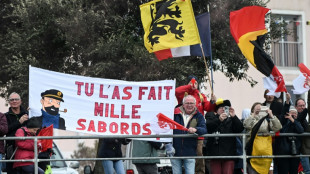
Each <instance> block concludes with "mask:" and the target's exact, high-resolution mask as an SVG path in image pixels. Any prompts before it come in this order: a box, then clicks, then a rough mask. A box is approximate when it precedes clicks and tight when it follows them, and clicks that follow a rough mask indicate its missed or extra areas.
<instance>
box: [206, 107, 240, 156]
mask: <svg viewBox="0 0 310 174" xmlns="http://www.w3.org/2000/svg"><path fill="white" fill-rule="evenodd" d="M206 125H207V128H208V131H209V132H208V133H210V134H216V133H219V134H229V133H241V132H242V131H243V125H242V122H241V121H240V120H239V118H238V117H237V116H234V117H228V118H227V119H225V120H223V121H220V119H219V115H218V114H214V113H213V114H211V113H210V114H208V116H206ZM206 149H207V155H208V156H233V155H236V153H237V147H236V137H208V140H207V146H206Z"/></svg>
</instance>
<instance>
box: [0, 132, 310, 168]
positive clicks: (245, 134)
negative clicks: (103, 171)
mask: <svg viewBox="0 0 310 174" xmlns="http://www.w3.org/2000/svg"><path fill="white" fill-rule="evenodd" d="M258 135H261V134H258ZM264 135H266V134H264ZM268 135H271V136H275V134H274V133H270V134H268ZM247 136H249V134H248V133H240V134H205V135H200V136H199V137H242V147H243V148H242V151H243V155H239V156H186V157H122V158H76V159H38V158H37V157H38V148H37V146H34V157H35V158H34V159H27V160H15V159H14V160H2V159H1V160H0V162H34V164H35V165H34V166H35V174H38V162H44V161H103V160H136V159H215V158H216V159H242V160H243V171H244V173H246V172H247V170H246V165H247V163H246V160H247V159H248V158H291V157H310V155H270V156H249V155H246V152H245V148H244V147H245V145H246V140H247ZM278 136H310V133H302V134H295V133H280V134H279V135H277V137H278ZM175 137H179V138H180V137H187V138H190V137H198V136H197V135H193V134H182V135H103V136H102V135H95V136H40V137H39V136H33V137H32V136H27V137H0V140H27V139H34V144H37V142H38V140H39V139H101V138H175ZM236 150H237V149H236Z"/></svg>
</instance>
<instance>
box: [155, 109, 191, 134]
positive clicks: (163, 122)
mask: <svg viewBox="0 0 310 174" xmlns="http://www.w3.org/2000/svg"><path fill="white" fill-rule="evenodd" d="M157 118H158V125H159V127H165V126H166V125H167V124H168V125H169V127H170V129H179V130H184V131H188V129H187V128H186V127H184V126H183V125H181V124H179V123H177V122H175V121H174V120H172V119H171V118H169V117H167V116H165V115H164V114H162V113H159V114H157Z"/></svg>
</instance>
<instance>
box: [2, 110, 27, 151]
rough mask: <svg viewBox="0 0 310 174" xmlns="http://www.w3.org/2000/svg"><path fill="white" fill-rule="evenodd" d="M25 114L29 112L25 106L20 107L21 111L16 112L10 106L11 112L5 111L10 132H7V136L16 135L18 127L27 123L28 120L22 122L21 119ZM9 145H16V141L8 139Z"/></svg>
mask: <svg viewBox="0 0 310 174" xmlns="http://www.w3.org/2000/svg"><path fill="white" fill-rule="evenodd" d="M24 114H28V111H27V110H25V109H24V108H23V107H20V113H19V114H15V113H14V112H13V111H12V108H11V107H10V108H9V112H7V113H5V116H6V120H7V123H8V133H7V134H6V136H7V137H15V133H16V131H17V129H19V128H21V127H22V126H24V125H26V121H25V122H24V123H23V124H20V122H19V119H20V117H22V116H23V115H24ZM6 143H7V145H11V144H13V145H15V141H13V140H11V141H6Z"/></svg>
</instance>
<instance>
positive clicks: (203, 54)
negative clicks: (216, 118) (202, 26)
mask: <svg viewBox="0 0 310 174" xmlns="http://www.w3.org/2000/svg"><path fill="white" fill-rule="evenodd" d="M207 8H208V13H209V4H208V6H207ZM209 15H210V13H209ZM208 25H209V29H211V28H210V17H209V24H208ZM199 37H200V35H199ZM209 37H210V47H211V34H210V36H209ZM200 40H201V39H200ZM200 49H201V52H202V57H203V60H204V64H205V67H206V73H207V75H208V79H209V84H210V88H211V95H213V93H214V90H213V71H212V66H213V65H212V50H211V51H210V64H211V78H210V73H209V69H208V64H207V61H206V56H205V53H204V51H203V47H202V43H200Z"/></svg>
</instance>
